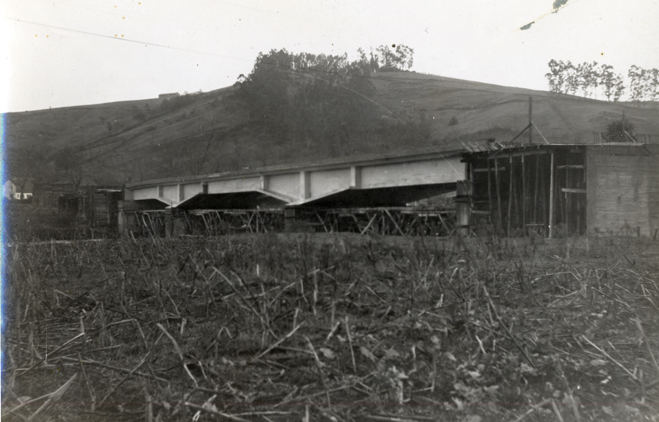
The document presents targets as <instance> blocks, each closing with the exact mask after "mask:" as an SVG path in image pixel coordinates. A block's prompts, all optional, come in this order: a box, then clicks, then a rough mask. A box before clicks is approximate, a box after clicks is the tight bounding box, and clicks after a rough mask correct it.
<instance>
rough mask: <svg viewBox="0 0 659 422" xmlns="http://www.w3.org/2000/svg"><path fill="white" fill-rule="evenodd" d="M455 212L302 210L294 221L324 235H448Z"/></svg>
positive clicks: (405, 208) (297, 213)
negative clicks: (345, 233) (337, 233)
mask: <svg viewBox="0 0 659 422" xmlns="http://www.w3.org/2000/svg"><path fill="white" fill-rule="evenodd" d="M454 215H455V210H438V209H431V208H419V207H378V208H305V209H296V218H298V219H300V220H301V221H304V222H305V223H303V224H305V225H307V226H311V227H314V229H315V230H317V231H325V232H327V233H334V232H353V233H360V234H379V235H401V236H448V235H451V234H453V233H454V231H455V218H454Z"/></svg>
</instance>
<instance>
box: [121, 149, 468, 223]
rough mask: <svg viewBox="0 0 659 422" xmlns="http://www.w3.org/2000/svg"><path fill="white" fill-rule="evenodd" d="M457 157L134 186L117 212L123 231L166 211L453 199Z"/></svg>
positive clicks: (363, 161) (340, 163) (375, 160)
mask: <svg viewBox="0 0 659 422" xmlns="http://www.w3.org/2000/svg"><path fill="white" fill-rule="evenodd" d="M463 153H464V151H463V150H456V151H448V152H437V151H431V152H426V153H417V154H414V155H398V156H388V157H387V156H385V157H382V156H380V157H371V158H353V159H351V158H345V159H342V160H332V161H327V162H324V163H315V164H309V165H297V166H272V167H264V168H258V169H251V168H248V169H243V170H241V171H235V172H226V173H216V174H208V175H200V176H186V177H178V178H168V179H159V180H148V181H143V182H134V183H129V184H127V185H126V186H125V190H124V201H123V203H122V204H121V207H120V208H121V210H120V211H123V218H124V220H126V221H124V226H125V225H126V223H128V225H130V221H127V219H130V217H127V214H128V213H130V212H141V213H145V212H146V213H148V212H157V211H161V212H162V211H164V210H168V211H169V212H170V213H172V212H173V213H177V212H178V211H186V212H188V213H192V214H197V215H199V214H200V213H202V212H203V211H207V210H222V211H230V210H233V211H234V214H235V212H236V211H238V210H240V211H243V212H244V211H249V210H252V211H257V210H270V211H272V212H277V211H279V212H281V213H283V212H284V211H286V212H287V213H288V215H294V210H295V209H326V210H328V209H353V210H354V209H373V208H384V207H406V206H407V205H408V204H410V203H413V202H416V201H420V200H422V199H426V198H430V197H433V196H437V195H440V194H445V193H448V192H452V191H455V190H456V183H457V182H458V181H462V180H465V179H466V176H467V175H466V167H465V163H464V162H462V154H463ZM216 214H217V213H216ZM217 215H219V214H217ZM257 217H258V216H257ZM120 218H122V217H120ZM369 218H370V217H369ZM204 221H206V220H204ZM250 221H251V219H250ZM399 230H400V229H399Z"/></svg>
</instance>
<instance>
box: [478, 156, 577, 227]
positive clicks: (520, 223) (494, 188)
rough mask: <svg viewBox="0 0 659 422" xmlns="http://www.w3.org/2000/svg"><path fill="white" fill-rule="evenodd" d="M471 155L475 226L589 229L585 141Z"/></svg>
mask: <svg viewBox="0 0 659 422" xmlns="http://www.w3.org/2000/svg"><path fill="white" fill-rule="evenodd" d="M465 161H467V163H468V165H469V174H470V175H471V176H470V180H471V182H472V192H471V196H470V204H471V210H472V211H471V216H472V222H471V227H472V230H478V228H479V227H489V229H490V230H492V231H493V232H495V233H497V234H499V235H505V236H519V235H522V236H526V235H530V234H536V235H538V236H541V237H545V236H546V237H550V238H551V237H556V236H569V235H574V234H579V235H581V234H584V233H585V231H586V203H587V200H586V193H587V190H586V181H587V174H586V170H587V169H586V161H587V160H586V147H585V146H582V145H531V146H516V147H510V148H502V149H496V150H490V151H479V152H473V153H468V154H465ZM483 218H484V219H485V221H483Z"/></svg>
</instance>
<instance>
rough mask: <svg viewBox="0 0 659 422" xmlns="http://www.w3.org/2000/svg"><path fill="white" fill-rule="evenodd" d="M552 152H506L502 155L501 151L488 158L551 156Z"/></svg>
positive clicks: (535, 150) (534, 150) (538, 150)
mask: <svg viewBox="0 0 659 422" xmlns="http://www.w3.org/2000/svg"><path fill="white" fill-rule="evenodd" d="M549 153H550V151H547V150H546V149H533V150H531V151H517V152H507V153H506V152H504V153H501V152H499V151H497V152H495V153H493V154H491V156H490V157H488V158H489V159H490V160H493V159H496V158H508V157H510V156H513V157H521V156H522V155H544V154H549Z"/></svg>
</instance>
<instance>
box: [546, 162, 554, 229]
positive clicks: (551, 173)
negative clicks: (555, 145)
mask: <svg viewBox="0 0 659 422" xmlns="http://www.w3.org/2000/svg"><path fill="white" fill-rule="evenodd" d="M548 226H549V234H548V236H547V237H549V238H550V239H552V238H553V237H554V153H553V152H552V153H551V155H550V160H549V224H548Z"/></svg>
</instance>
